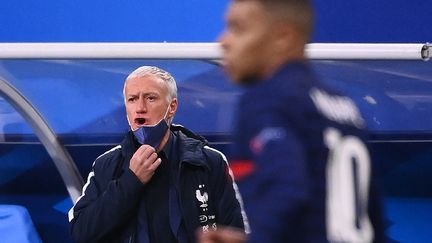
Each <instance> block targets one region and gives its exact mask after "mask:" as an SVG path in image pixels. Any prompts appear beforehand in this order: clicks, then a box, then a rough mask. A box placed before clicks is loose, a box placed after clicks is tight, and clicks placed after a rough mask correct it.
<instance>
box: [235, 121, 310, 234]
mask: <svg viewBox="0 0 432 243" xmlns="http://www.w3.org/2000/svg"><path fill="white" fill-rule="evenodd" d="M250 146H251V150H252V153H253V156H252V158H253V159H252V161H249V163H251V164H250V165H249V166H248V167H249V168H250V169H249V171H250V173H249V174H248V175H243V176H244V177H243V178H242V179H241V181H239V186H240V189H241V190H240V191H241V192H242V197H243V199H244V204H245V209H246V213H247V215H248V217H249V222H250V225H251V231H252V234H251V235H250V242H277V241H278V240H279V241H280V239H283V235H286V234H287V231H289V230H290V229H293V228H295V227H293V226H294V225H296V218H297V216H298V213H299V212H301V205H303V203H304V201H305V200H306V199H307V198H308V179H307V178H308V172H307V169H306V161H305V154H304V149H303V146H302V144H301V142H300V140H299V139H298V138H297V137H296V136H295V135H294V133H293V132H292V131H291V130H289V129H287V128H286V127H282V126H268V127H264V128H262V129H261V132H259V134H258V135H256V136H255V137H254V138H253V139H252V140H251V142H250ZM243 163H248V162H247V161H243ZM233 166H234V168H235V166H236V165H233ZM246 166H247V165H246ZM251 168H252V169H251ZM235 174H236V173H235ZM239 179H240V178H239Z"/></svg>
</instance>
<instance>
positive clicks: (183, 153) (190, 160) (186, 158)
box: [171, 124, 209, 168]
mask: <svg viewBox="0 0 432 243" xmlns="http://www.w3.org/2000/svg"><path fill="white" fill-rule="evenodd" d="M171 131H172V132H173V133H174V135H175V136H177V145H176V146H177V151H178V158H179V161H180V166H181V165H182V164H183V163H187V164H190V165H194V166H204V167H207V168H209V166H208V164H207V159H206V157H205V155H204V153H203V152H202V151H203V149H204V146H206V145H207V144H208V142H207V140H206V139H205V138H203V137H202V136H200V135H198V134H195V133H193V132H192V131H190V130H188V129H187V128H185V127H183V126H181V125H177V124H172V125H171Z"/></svg>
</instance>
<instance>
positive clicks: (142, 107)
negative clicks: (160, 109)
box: [136, 98, 147, 113]
mask: <svg viewBox="0 0 432 243" xmlns="http://www.w3.org/2000/svg"><path fill="white" fill-rule="evenodd" d="M145 112H147V104H146V102H145V99H144V98H140V99H139V100H138V103H137V109H136V113H145Z"/></svg>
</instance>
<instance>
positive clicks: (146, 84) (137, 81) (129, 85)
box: [126, 75, 167, 92]
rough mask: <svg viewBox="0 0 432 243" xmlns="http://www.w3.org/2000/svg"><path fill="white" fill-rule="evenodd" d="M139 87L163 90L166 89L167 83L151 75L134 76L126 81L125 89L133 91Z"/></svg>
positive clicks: (139, 88)
mask: <svg viewBox="0 0 432 243" xmlns="http://www.w3.org/2000/svg"><path fill="white" fill-rule="evenodd" d="M141 89H149V90H154V91H163V90H166V89H167V84H166V82H165V81H163V80H162V79H161V78H159V77H156V76H153V75H145V76H142V77H135V78H131V79H129V80H127V81H126V91H129V92H133V91H139V90H141Z"/></svg>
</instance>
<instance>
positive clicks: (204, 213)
mask: <svg viewBox="0 0 432 243" xmlns="http://www.w3.org/2000/svg"><path fill="white" fill-rule="evenodd" d="M195 197H196V199H197V201H198V202H199V208H200V213H201V214H200V215H199V221H200V225H201V229H202V231H203V232H208V231H209V230H216V229H217V226H216V216H215V215H209V208H208V206H209V205H208V199H209V196H208V193H207V191H206V188H205V185H204V184H200V185H198V189H197V190H196V191H195Z"/></svg>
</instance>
